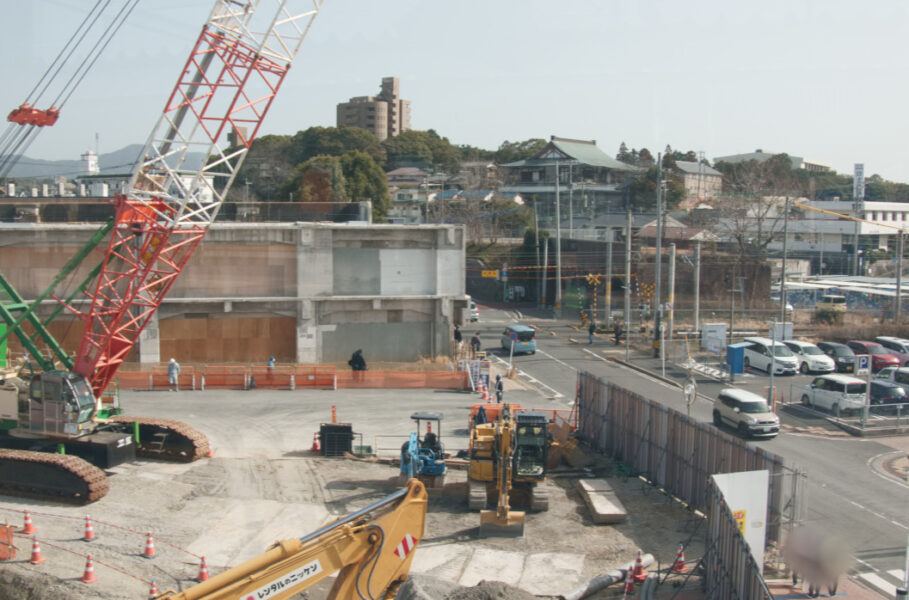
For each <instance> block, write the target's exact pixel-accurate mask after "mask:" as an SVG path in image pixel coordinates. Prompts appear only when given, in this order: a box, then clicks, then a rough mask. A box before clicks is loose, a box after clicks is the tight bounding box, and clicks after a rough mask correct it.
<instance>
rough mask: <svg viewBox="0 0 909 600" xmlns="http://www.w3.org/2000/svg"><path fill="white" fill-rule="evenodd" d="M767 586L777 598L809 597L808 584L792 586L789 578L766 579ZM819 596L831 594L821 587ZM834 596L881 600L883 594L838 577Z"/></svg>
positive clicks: (824, 596)
mask: <svg viewBox="0 0 909 600" xmlns="http://www.w3.org/2000/svg"><path fill="white" fill-rule="evenodd" d="M767 587H768V588H770V593H772V594H773V597H774V598H776V599H777V600H788V599H792V600H794V599H796V598H811V596H809V595H808V584H807V583H802V582H799V584H798V585H796V586H793V585H792V581H791V580H768V581H767ZM819 597H820V598H830V597H831V596H830V595H829V594H828V593H827V588H826V587H822V588H821V595H820V596H819ZM835 597H837V598H853V599H855V600H881V599H882V598H884V597H885V596H881V595H880V594H878V593H877V592H873V591H871V590H869V589H868V588H866V587H863V586H861V585H859V584H858V583H856V582H855V581H853V580H852V579H850V578H848V577H845V576H843V577H840V581H839V584H838V586H837V590H836V594H835Z"/></svg>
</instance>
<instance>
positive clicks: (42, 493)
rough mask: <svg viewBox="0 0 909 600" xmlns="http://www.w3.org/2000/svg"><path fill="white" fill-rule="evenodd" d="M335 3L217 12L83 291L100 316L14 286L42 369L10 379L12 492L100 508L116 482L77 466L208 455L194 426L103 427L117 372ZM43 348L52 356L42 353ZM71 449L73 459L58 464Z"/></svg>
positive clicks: (0, 462)
mask: <svg viewBox="0 0 909 600" xmlns="http://www.w3.org/2000/svg"><path fill="white" fill-rule="evenodd" d="M321 4H322V0H274V1H267V0H249V1H247V2H241V1H238V0H218V1H217V2H215V6H214V9H213V10H212V12H211V14H210V16H209V18H208V21H207V22H206V23H205V25H204V26H203V28H202V31H201V33H200V34H199V37H198V39H197V41H196V44H195V46H194V47H193V49H192V51H191V52H190V55H189V58H188V59H187V61H186V63H185V65H184V66H183V68H182V70H181V72H180V76H179V78H178V81H177V84H176V86H175V87H174V89H173V91H172V92H171V94H170V96H169V98H168V99H167V103H166V105H165V107H164V110H163V112H162V114H161V117H160V119H159V120H158V124H157V125H156V126H155V128H154V129H153V131H152V133H151V135H150V136H149V139H148V141H147V143H146V145H145V149H144V151H143V153H142V155H141V157H142V158H141V160H140V162H139V163H138V164H137V165H136V167H135V169H134V170H133V173H132V177H131V179H130V182H129V185H128V188H127V190H126V191H125V193H123V194H118V195H117V196H116V198H115V199H114V207H115V216H114V218H113V220H112V222H111V223H109V224H108V225H107V226H106V227H105V228H103V229H102V231H101V232H99V234H98V235H97V236H95V238H94V239H93V240H92V242H91V244H97V245H98V246H99V247H103V248H104V250H103V257H102V260H101V263H100V265H99V266H98V268H97V269H96V270H95V271H93V275H92V277H91V279H90V282H89V281H87V282H86V284H84V285H83V286H81V288H80V289H82V290H84V294H85V295H86V296H87V297H88V303H87V308H85V309H83V308H80V307H82V306H83V305H82V304H79V303H76V302H74V300H73V298H72V297H69V298H64V297H61V296H59V295H57V294H55V293H54V291H53V284H52V289H49V290H48V291H47V292H45V293H44V294H42V295H41V296H40V297H39V298H38V299H37V300H35V301H33V302H32V303H31V304H27V303H26V302H25V301H24V300H23V299H22V297H21V296H20V295H19V294H18V293H17V292H16V291H15V290H14V289H13V288H12V286H10V285H9V284H8V282H5V280H4V281H3V282H2V287H0V299H2V300H5V305H0V317H2V318H3V320H5V321H6V322H7V324H8V325H9V327H10V332H11V333H13V334H15V335H16V336H17V337H18V338H19V339H20V340H21V341H22V344H23V346H24V347H25V348H26V350H27V352H28V353H29V355H30V357H31V359H32V360H33V361H34V365H35V366H37V367H38V369H25V370H24V377H21V378H19V377H7V378H6V380H5V382H3V381H0V431H2V435H0V447H3V448H7V449H5V450H0V492H3V493H12V494H25V495H29V496H38V497H47V498H52V499H64V500H72V501H76V502H91V501H93V500H97V499H98V498H100V497H102V496H104V494H105V493H107V487H108V484H107V479H106V476H105V475H104V473H103V471H101V470H100V469H98V468H97V467H96V466H93V465H92V464H89V462H86V460H82V459H80V458H78V457H77V456H71V455H72V454H76V455H78V456H79V457H82V458H84V459H87V461H90V462H91V463H94V464H95V465H98V466H100V467H102V468H105V467H109V466H113V465H115V464H118V463H120V462H124V461H128V460H131V458H132V457H133V456H134V455H135V454H136V452H137V451H136V449H135V444H134V443H133V441H134V440H135V438H136V437H138V438H139V439H140V440H154V441H155V443H153V444H144V445H141V446H139V449H138V454H139V455H146V456H154V457H159V458H165V459H177V460H184V461H189V460H195V459H196V458H199V457H201V456H204V455H205V454H207V452H208V440H207V439H206V438H205V436H204V435H202V434H201V433H199V432H198V431H195V430H194V429H192V428H191V427H189V426H188V425H186V424H185V423H180V422H179V421H169V420H163V419H142V418H138V417H133V416H126V415H113V416H112V418H111V419H109V420H107V422H105V423H99V422H98V419H97V414H98V412H99V409H100V408H101V406H102V401H101V400H102V396H103V395H104V393H105V390H106V389H107V388H108V386H109V385H110V384H111V382H112V380H113V378H114V375H115V374H116V372H117V369H118V368H119V367H120V365H121V364H122V363H123V362H124V360H125V359H126V357H127V355H128V354H129V352H130V351H131V350H132V349H133V347H134V346H135V344H136V342H137V340H138V338H139V334H140V333H141V332H142V330H143V329H144V328H145V327H146V325H148V323H149V320H150V319H151V318H152V316H153V315H154V313H155V311H156V310H157V309H158V307H159V306H160V304H161V302H162V300H163V298H164V297H165V295H166V294H167V292H168V291H169V290H170V288H171V286H172V285H173V284H174V281H175V280H176V278H177V277H178V276H179V275H180V273H181V271H182V270H183V268H184V267H185V265H186V263H187V261H188V260H189V259H190V257H191V256H192V254H193V251H194V250H195V249H196V248H197V247H198V246H199V244H200V243H201V242H202V240H203V238H204V237H205V235H206V233H207V232H208V230H209V228H210V226H211V224H212V222H213V221H214V219H215V217H216V216H217V214H218V211H219V209H220V207H221V204H222V202H223V200H224V198H225V196H226V194H227V192H228V190H229V189H230V186H231V184H232V183H233V181H234V178H235V176H236V174H237V171H238V169H239V168H240V166H241V164H242V162H243V159H244V157H245V156H246V152H247V150H248V149H249V146H250V144H251V143H252V141H253V139H254V138H255V136H256V135H257V133H258V131H259V127H260V125H261V123H262V120H263V119H264V117H265V114H266V112H267V111H268V109H269V107H270V106H271V103H272V101H273V100H274V97H275V95H276V94H277V92H278V89H279V88H280V87H281V83H282V82H283V81H284V77H285V75H286V74H287V71H288V69H289V68H290V65H291V63H292V62H293V60H294V57H295V56H296V54H297V52H298V50H299V48H300V45H301V44H302V42H303V39H304V37H305V35H306V33H307V32H308V30H309V27H310V26H311V24H312V22H313V20H314V19H315V17H316V15H317V14H318V12H319V9H320V7H321ZM14 112H15V111H14ZM12 117H13V115H11V117H10V120H11V121H13V122H18V121H15V120H14V119H13V118H12ZM230 130H233V131H234V132H235V133H236V140H235V141H236V144H235V145H234V146H231V147H228V146H226V144H222V140H225V138H226V135H227V133H228V132H229V131H230ZM190 152H201V153H203V155H204V157H205V158H204V159H203V161H202V163H201V164H202V166H201V167H198V168H195V167H190V166H188V165H187V163H186V159H187V155H188V154H189V153H190ZM216 181H217V184H216ZM104 240H106V244H104V243H102V242H104ZM90 252H91V250H90V248H88V247H87V249H86V250H85V251H84V252H83V253H81V255H80V257H79V258H84V257H85V256H87V255H88V254H89V253H90ZM72 268H75V266H74V265H73V264H71V265H67V269H72ZM61 275H62V274H61ZM61 279H62V278H61V277H58V278H57V279H56V280H55V282H54V284H58V283H59V282H60V280H61ZM0 280H2V278H0ZM89 283H90V284H89ZM4 296H5V298H4ZM48 297H50V298H54V299H56V300H57V301H58V302H59V303H60V305H61V306H64V307H65V308H67V309H68V310H69V311H71V312H72V313H74V314H75V315H76V316H77V317H78V318H79V320H81V321H82V322H83V323H84V325H85V327H84V330H83V334H82V339H81V342H80V344H79V348H78V351H77V352H76V354H75V357H70V356H68V355H67V354H66V353H65V352H63V351H62V350H61V349H60V348H59V345H58V344H56V342H54V341H53V340H52V338H50V335H49V334H48V333H47V329H46V325H47V322H46V321H41V320H39V319H38V317H37V315H36V308H37V307H38V304H39V303H40V302H41V300H43V299H44V298H48ZM42 342H43V343H44V345H45V346H46V347H49V348H52V355H47V356H45V355H44V354H42V352H41V351H40V350H39V345H40V344H41V343H42ZM57 363H59V364H60V365H62V366H63V368H62V369H61V368H59V367H58V364H57ZM20 373H23V371H20ZM0 378H2V376H0ZM136 434H138V435H136ZM61 448H62V449H65V451H66V453H67V454H66V455H64V454H62V453H58V454H54V453H53V452H54V451H55V450H58V449H61ZM48 451H50V452H48Z"/></svg>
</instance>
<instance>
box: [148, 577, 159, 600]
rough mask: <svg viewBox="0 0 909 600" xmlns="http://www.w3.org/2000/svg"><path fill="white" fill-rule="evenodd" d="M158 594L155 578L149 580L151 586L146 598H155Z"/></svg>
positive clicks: (150, 599) (149, 599) (153, 599)
mask: <svg viewBox="0 0 909 600" xmlns="http://www.w3.org/2000/svg"><path fill="white" fill-rule="evenodd" d="M157 596H158V586H157V585H155V580H154V579H152V580H151V587H149V588H148V600H155V598H156V597H157Z"/></svg>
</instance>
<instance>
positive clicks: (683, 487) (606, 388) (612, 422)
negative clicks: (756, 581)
mask: <svg viewBox="0 0 909 600" xmlns="http://www.w3.org/2000/svg"><path fill="white" fill-rule="evenodd" d="M578 418H579V425H578V430H579V433H580V435H581V436H582V438H583V439H584V440H586V441H588V443H590V444H591V446H593V447H594V448H595V449H596V450H598V451H600V452H602V453H604V454H606V455H608V456H611V457H613V458H615V459H616V460H618V461H621V462H622V463H625V464H626V465H628V466H630V467H632V468H633V469H634V470H635V471H636V472H637V473H640V474H641V475H643V476H644V477H645V478H646V479H648V480H649V481H651V482H652V483H653V484H654V485H656V486H657V487H659V488H662V489H664V490H666V491H667V492H668V493H670V494H671V495H673V496H676V497H677V498H679V499H680V500H682V501H683V502H685V503H687V504H689V505H691V506H692V507H694V508H696V509H698V510H700V511H703V512H706V511H707V507H708V491H707V482H708V479H709V478H710V476H711V475H713V474H715V473H737V472H740V471H757V470H764V469H766V470H767V471H769V472H770V490H769V496H768V499H767V504H768V513H769V514H768V520H767V535H768V539H771V540H779V539H780V527H781V525H782V524H783V523H784V522H791V521H793V520H795V519H797V514H796V513H797V509H796V507H797V506H798V505H799V503H798V502H796V500H797V499H798V494H796V489H797V487H798V481H799V479H800V476H799V473H798V472H794V471H792V470H790V469H788V468H786V467H785V466H784V464H783V460H782V459H781V458H779V457H778V456H776V455H775V454H772V453H770V452H766V451H764V450H761V449H760V448H756V447H749V446H748V445H747V444H746V443H745V441H743V440H741V439H738V438H735V437H733V436H730V435H728V434H726V433H723V432H722V431H720V430H719V429H717V428H716V427H714V426H713V425H711V424H710V423H699V422H697V421H695V420H694V419H692V418H690V417H688V416H686V415H685V414H683V413H680V412H677V411H675V410H672V409H670V408H666V407H665V406H663V405H661V404H659V403H657V402H653V401H651V400H648V399H647V398H644V397H643V396H640V395H638V394H636V393H634V392H631V391H629V390H626V389H625V388H622V387H619V386H617V385H614V384H612V383H609V382H608V381H605V380H602V379H599V378H597V377H595V376H594V375H591V374H590V373H586V372H582V373H580V374H579V376H578ZM784 510H785V514H784V512H783V511H784Z"/></svg>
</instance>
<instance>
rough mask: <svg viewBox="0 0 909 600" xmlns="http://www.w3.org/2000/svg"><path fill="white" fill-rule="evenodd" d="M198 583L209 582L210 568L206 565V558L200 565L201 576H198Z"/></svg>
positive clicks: (203, 558)
mask: <svg viewBox="0 0 909 600" xmlns="http://www.w3.org/2000/svg"><path fill="white" fill-rule="evenodd" d="M196 581H198V582H200V583H201V582H203V581H208V566H207V565H206V564H205V557H204V556H203V557H202V562H201V563H200V564H199V574H198V575H196Z"/></svg>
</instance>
